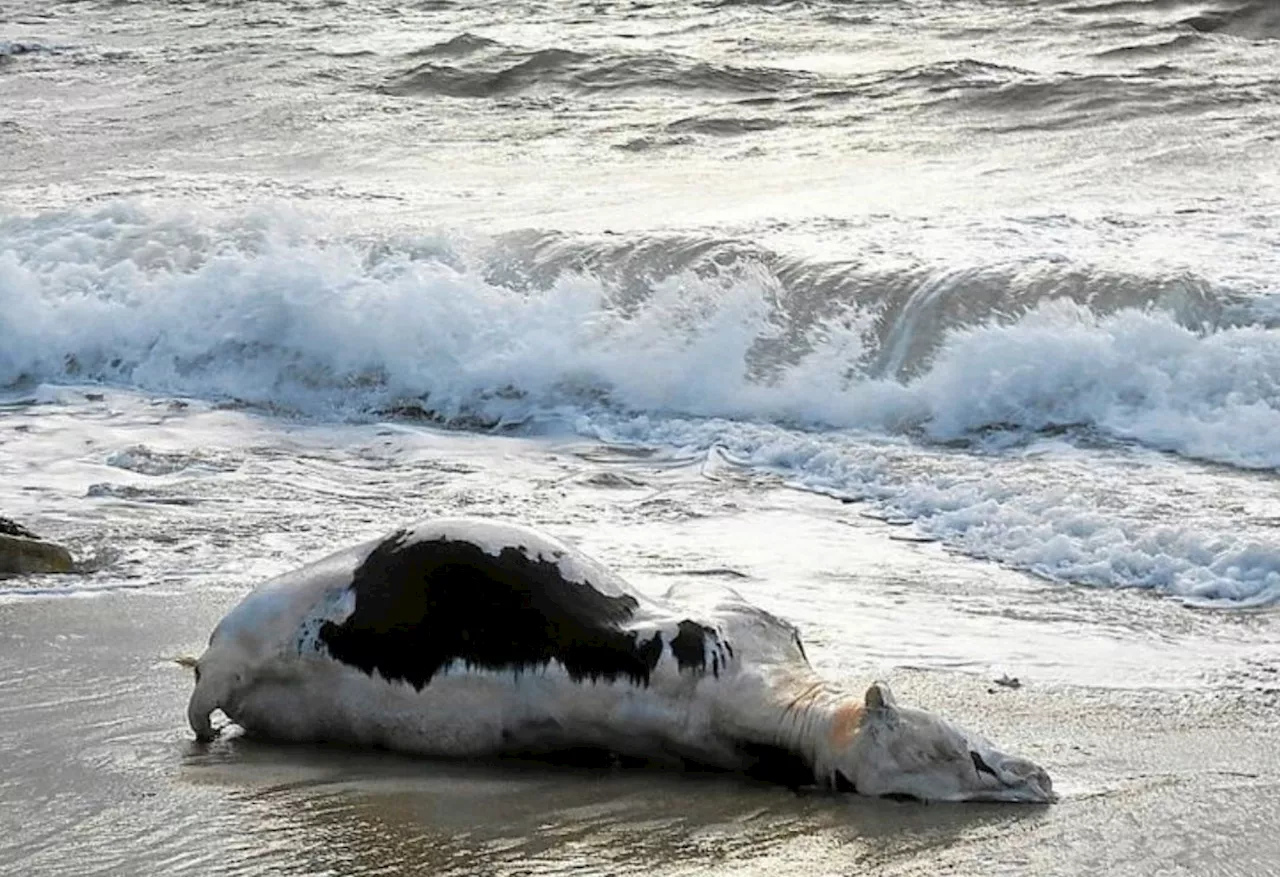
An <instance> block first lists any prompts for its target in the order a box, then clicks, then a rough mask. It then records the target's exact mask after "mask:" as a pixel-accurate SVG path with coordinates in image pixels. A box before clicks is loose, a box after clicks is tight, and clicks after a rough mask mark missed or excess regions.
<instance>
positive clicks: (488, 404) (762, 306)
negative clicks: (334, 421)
mask: <svg viewBox="0 0 1280 877" xmlns="http://www.w3.org/2000/svg"><path fill="white" fill-rule="evenodd" d="M552 239H553V240H554V244H548V243H547V239H546V237H545V236H541V237H540V236H538V235H531V236H526V237H524V238H520V237H519V236H517V237H516V238H515V239H507V240H505V241H500V242H490V243H489V244H487V245H483V246H478V247H474V248H473V247H469V246H463V245H462V243H461V242H460V240H461V239H454V238H451V237H449V236H447V235H445V236H439V237H434V238H432V237H428V238H416V239H413V240H358V239H353V238H350V237H345V238H344V237H333V238H331V237H327V236H325V235H324V234H321V233H319V232H318V231H317V229H316V228H315V227H312V226H310V225H308V224H307V223H306V222H300V221H296V219H292V220H291V219H288V218H283V219H282V218H281V217H279V216H275V215H272V214H269V213H262V214H260V215H255V216H251V217H247V218H246V217H239V218H237V219H236V220H234V221H225V220H221V221H213V220H208V219H203V218H201V217H198V216H191V215H175V216H167V217H158V216H153V215H151V214H149V213H147V212H145V211H143V210H141V209H139V208H136V207H133V206H130V205H127V204H116V205H113V206H111V207H108V208H105V209H102V210H100V211H98V212H95V213H81V214H47V215H42V216H37V217H29V218H11V219H9V220H7V221H4V222H0V339H2V340H3V343H2V344H0V386H6V385H7V386H8V387H10V389H11V392H12V391H13V390H14V388H19V389H20V388H21V387H23V386H28V385H30V384H33V383H58V382H73V383H85V382H106V383H111V384H115V385H120V386H125V387H130V388H136V389H139V390H142V391H144V392H148V393H163V394H180V395H187V396H196V397H203V398H208V399H213V400H216V401H228V400H233V401H235V402H237V403H241V404H247V405H250V406H255V407H259V408H262V409H266V410H270V411H278V412H293V413H301V414H304V415H307V416H310V417H317V418H340V419H357V420H362V419H368V418H381V417H386V416H389V415H390V416H407V417H422V418H428V419H430V420H433V421H437V422H442V423H446V424H449V425H452V426H454V427H459V428H467V427H482V428H492V427H495V426H504V425H505V426H508V427H516V426H522V425H523V426H531V425H534V424H536V425H537V426H538V427H539V428H549V427H554V428H558V429H566V428H567V429H569V430H573V431H576V432H578V433H579V434H583V435H589V436H592V437H596V438H600V439H605V440H609V441H622V442H641V443H647V444H651V445H657V446H661V447H666V448H671V449H682V450H684V451H688V450H693V451H694V452H695V453H697V452H709V451H711V450H712V449H716V448H719V449H721V451H722V452H723V453H725V454H726V455H728V457H729V458H731V459H733V460H735V461H737V462H740V463H742V464H743V465H747V466H750V467H753V468H762V469H769V470H773V471H778V472H780V473H782V474H783V475H784V476H785V477H787V478H788V479H789V480H791V481H793V482H794V483H797V484H800V485H803V486H805V487H808V488H810V489H815V490H820V491H824V492H831V493H835V494H838V495H841V496H846V497H851V498H862V499H870V500H873V501H874V502H876V503H877V504H878V505H879V507H880V508H881V509H884V510H886V512H887V513H888V514H891V515H894V516H896V517H898V518H900V519H901V520H903V521H907V522H912V523H913V524H914V526H915V527H916V528H917V529H918V530H919V531H921V532H923V533H924V534H926V535H928V536H931V537H933V538H938V539H941V540H943V541H945V542H946V543H947V544H949V545H952V546H954V547H956V548H958V549H960V550H963V551H965V552H966V553H969V554H971V555H974V556H980V557H990V558H993V559H996V560H998V561H1000V562H1002V563H1006V564H1009V565H1012V566H1017V567H1021V568H1026V569H1030V570H1033V571H1035V572H1037V573H1040V574H1042V575H1045V576H1048V577H1050V578H1055V579H1063V580H1069V581H1075V582H1086V583H1095V584H1099V585H1105V586H1129V587H1146V588H1152V589H1156V590H1160V591H1164V592H1167V593H1170V594H1174V595H1177V596H1180V597H1183V598H1188V599H1194V600H1199V601H1206V600H1207V601H1215V602H1226V603H1228V604H1231V605H1246V604H1255V603H1267V602H1272V601H1274V600H1277V599H1280V556H1277V555H1276V552H1275V551H1274V550H1272V549H1271V548H1270V547H1268V546H1267V545H1265V544H1261V543H1258V542H1257V541H1256V540H1254V541H1250V540H1251V539H1253V537H1251V536H1248V534H1231V533H1228V534H1217V533H1213V532H1211V531H1210V530H1208V529H1205V528H1204V527H1201V526H1199V525H1195V526H1191V525H1187V526H1182V525H1179V524H1177V523H1161V521H1160V516H1161V515H1165V514H1167V512H1165V511H1160V510H1151V511H1150V513H1144V512H1139V513H1135V514H1125V515H1120V516H1117V515H1115V514H1113V513H1111V512H1110V511H1107V510H1105V509H1101V508H1098V507H1096V506H1095V505H1094V503H1093V500H1091V499H1089V498H1088V497H1082V496H1081V495H1080V494H1079V491H1078V490H1077V489H1076V487H1077V486H1078V485H1074V486H1073V485H1072V484H1071V483H1064V484H1062V485H1058V486H1056V487H1054V486H1050V487H1047V488H1029V487H1028V485H1027V484H1025V483H1021V482H1016V480H1015V481H1014V482H1010V483H1009V484H1005V485H1002V484H1000V483H998V482H999V479H998V477H995V476H985V477H984V478H982V479H977V480H974V479H972V478H968V477H957V478H949V479H948V478H935V477H932V476H931V477H927V478H912V477H911V476H909V475H908V476H904V475H903V473H902V470H901V468H900V467H897V466H895V465H894V464H892V463H891V462H886V459H887V458H886V457H885V456H884V451H883V447H884V445H883V443H884V442H888V443H889V445H888V446H892V445H894V444H895V443H896V444H899V445H901V444H902V443H903V442H904V441H906V442H907V443H908V444H910V443H919V442H923V443H924V444H925V445H927V446H930V447H933V448H935V449H936V448H938V443H943V444H944V445H950V444H954V443H957V442H959V443H964V444H967V445H972V446H973V447H974V448H975V449H977V450H979V451H982V452H986V451H987V450H989V449H991V448H996V447H1007V446H1008V444H1009V442H1010V441H1012V442H1018V441H1022V440H1023V439H1025V438H1032V437H1035V436H1042V435H1045V434H1046V433H1050V434H1065V436H1066V438H1067V439H1068V440H1072V439H1074V438H1079V439H1081V440H1083V441H1086V442H1088V443H1090V444H1093V443H1097V442H1098V441H1103V442H1136V443H1140V444H1142V445H1146V446H1149V447H1152V448H1158V449H1161V450H1165V451H1171V452H1175V453H1177V454H1181V455H1184V456H1187V457H1192V458H1199V459H1203V460H1209V461H1216V462H1219V463H1225V464H1230V465H1231V466H1235V467H1243V468H1258V469H1274V468H1276V467H1280V335H1278V334H1277V333H1276V332H1275V331H1274V330H1273V329H1269V328H1267V327H1266V326H1265V325H1263V324H1262V323H1264V322H1265V321H1266V320H1267V319H1269V318H1268V317H1267V308H1266V306H1265V301H1264V302H1263V305H1262V306H1260V307H1258V308H1255V309H1254V310H1252V311H1250V310H1249V309H1248V308H1245V309H1244V310H1242V311H1239V314H1238V315H1237V318H1236V320H1235V322H1230V321H1226V320H1224V319H1223V318H1222V317H1223V313H1224V312H1225V309H1224V306H1223V304H1222V302H1221V301H1219V300H1217V299H1216V298H1215V297H1214V296H1213V295H1212V294H1209V293H1207V292H1205V291H1204V290H1203V289H1200V290H1199V292H1198V294H1197V295H1192V296H1190V297H1188V296H1187V295H1186V294H1182V295H1179V296H1175V297H1174V298H1173V299H1169V298H1168V297H1167V295H1165V293H1167V292H1168V289H1167V287H1168V283H1167V279H1165V280H1161V279H1160V278H1149V281H1150V283H1149V286H1150V290H1155V292H1154V293H1152V294H1149V295H1138V294H1136V293H1135V292H1134V291H1133V290H1135V289H1137V288H1138V287H1139V285H1140V284H1139V280H1138V279H1137V278H1129V280H1128V286H1121V287H1119V289H1120V290H1121V291H1120V292H1119V293H1118V292H1117V289H1116V288H1112V289H1110V290H1105V289H1104V290H1103V293H1104V294H1098V290H1089V289H1088V283H1087V280H1088V279H1089V278H1090V277H1096V278H1099V279H1100V280H1105V277H1106V275H1104V274H1099V273H1097V272H1092V273H1091V270H1090V269H1089V268H1088V267H1087V266H1081V265H1076V266H1067V267H1065V268H1062V267H1059V268H1058V269H1055V270H1061V271H1064V272H1066V274H1065V275H1064V276H1067V277H1070V278H1074V279H1073V280H1072V282H1070V283H1066V284H1061V283H1059V284H1055V283H1051V282H1046V281H1045V277H1044V276H1043V272H1044V271H1045V270H1048V269H1045V268H1041V269H1037V270H1029V269H1025V268H1024V269H1023V270H1021V271H1018V270H1006V269H1001V270H1002V271H1003V273H1001V272H1000V271H995V272H994V273H996V274H998V275H999V276H1000V277H1001V283H1000V284H999V285H998V286H997V289H998V291H999V292H1000V294H999V295H992V294H991V288H990V285H989V284H988V285H987V286H984V285H983V284H982V282H979V281H982V279H983V277H985V274H984V272H982V271H978V272H977V273H976V274H973V273H968V272H947V271H945V270H943V271H936V270H935V271H931V270H929V269H926V268H925V267H919V268H914V269H911V270H906V269H904V273H902V274H901V275H900V276H896V280H895V275H892V274H891V273H890V274H880V275H876V274H859V273H858V270H857V269H856V268H851V267H848V266H845V267H843V268H841V269H840V270H827V269H824V268H823V267H822V266H820V265H815V264H809V265H807V267H802V266H800V265H799V264H798V263H794V262H788V261H787V260H783V259H780V258H779V257H776V256H775V257H770V256H769V254H767V253H766V252H764V251H760V250H758V249H753V248H752V247H749V246H747V245H745V244H737V245H734V244H732V242H725V241H719V242H717V241H708V240H703V241H701V242H700V243H695V242H693V241H691V240H686V241H685V242H684V244H683V245H678V242H677V243H673V241H672V240H670V239H666V240H663V239H658V240H650V241H647V242H634V243H633V244H631V245H624V244H618V243H613V244H610V245H609V246H608V247H607V248H605V249H595V250H593V249H591V248H589V247H588V248H586V249H585V250H584V249H581V248H580V249H577V250H574V249H573V248H570V247H568V245H567V243H566V242H565V241H564V240H563V239H559V238H556V237H555V236H552ZM539 242H541V244H540V243H539ZM539 246H542V247H549V249H550V251H551V255H552V256H558V258H551V257H549V256H548V253H547V252H542V251H540V250H539ZM522 247H523V251H524V252H526V254H528V253H530V252H532V253H534V255H535V256H536V255H538V254H539V252H541V256H542V257H544V258H543V259H542V260H541V261H539V259H538V258H534V257H533V256H530V257H529V261H526V262H524V263H521V262H520V261H519V260H515V261H513V260H512V258H511V256H512V253H513V252H514V251H519V250H521V249H522ZM728 252H736V253H737V260H736V261H734V260H731V259H727V258H726V253H728ZM570 253H572V254H573V256H572V257H570V255H569V254H570ZM588 256H589V257H590V258H587V257H588ZM704 257H705V258H704ZM658 262H663V263H664V264H666V266H667V271H666V273H662V272H654V271H651V270H648V268H651V267H652V266H653V265H655V264H657V263H658ZM565 264H577V265H578V267H579V268H580V269H583V270H579V271H577V272H576V273H574V272H571V271H569V270H567V269H566V268H565ZM646 266H648V268H647V267H646ZM539 267H541V268H543V269H545V270H546V272H547V273H546V274H545V275H544V276H538V274H537V270H536V269H538V268H539ZM588 268H589V269H591V270H586V269H588ZM713 268H714V269H715V270H713ZM993 270H994V269H992V270H991V271H988V272H987V273H992V271H993ZM655 274H656V275H657V276H655ZM642 277H648V278H649V279H648V281H647V282H645V283H640V282H639V279H640V278H642ZM890 281H892V282H890ZM895 283H896V285H895ZM966 283H968V284H969V285H967V286H966ZM824 284H826V285H824ZM1082 285H1083V286H1084V287H1085V289H1084V292H1083V293H1081V292H1080V288H1081V286H1082ZM877 290H878V291H879V292H878V293H877ZM948 290H949V292H948ZM983 290H986V292H987V297H986V298H983V296H982V295H980V293H982V292H983ZM1010 290H1013V291H1014V292H1015V293H1016V294H1012V295H1011V294H1009V293H1010ZM1068 290H1075V294H1074V295H1072V294H1068V293H1067V291H1068ZM1150 290H1149V291H1150ZM1184 293H1185V290H1184ZM877 295H878V296H879V298H877ZM819 302H826V303H827V304H826V306H825V307H818V303H819ZM948 302H949V303H950V304H948ZM1162 302H1164V304H1163V305H1162ZM961 305H962V306H961ZM1237 310H1239V309H1237ZM1250 312H1252V313H1253V314H1254V315H1255V316H1256V321H1255V322H1250V321H1249V320H1248V319H1246V318H1245V317H1244V316H1240V314H1247V313H1250ZM1210 318H1212V319H1210ZM1214 321H1216V322H1214ZM922 338H924V339H927V341H922V340H921V339H922ZM993 442H994V444H993ZM948 453H950V451H948ZM112 465H120V466H126V467H129V466H133V467H137V466H143V465H145V466H148V467H155V466H161V467H163V466H169V465H172V464H171V463H170V461H168V460H167V459H166V460H158V461H157V459H153V458H151V457H147V458H146V459H142V458H141V457H139V456H138V455H137V454H133V453H132V452H131V455H129V456H127V459H126V458H125V457H121V458H120V460H119V461H117V462H114V463H113V464H112ZM1095 499H1096V498H1095Z"/></svg>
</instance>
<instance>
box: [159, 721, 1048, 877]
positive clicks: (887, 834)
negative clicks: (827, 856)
mask: <svg viewBox="0 0 1280 877" xmlns="http://www.w3.org/2000/svg"><path fill="white" fill-rule="evenodd" d="M183 778H184V779H185V780H187V781H189V782H193V783H199V784H214V785H219V786H225V787H228V788H229V789H230V790H231V791H230V795H229V797H230V799H231V801H232V803H231V804H230V806H231V807H233V808H234V809H236V810H237V811H238V812H240V813H241V814H242V815H243V816H244V817H245V818H244V819H243V820H239V821H240V825H239V828H240V830H241V831H242V832H243V833H244V835H245V836H246V837H251V838H256V839H258V840H259V841H260V843H261V844H262V845H263V849H262V851H263V852H265V850H266V848H270V850H271V853H270V855H271V858H272V859H273V860H277V861H278V858H279V856H280V854H282V853H287V855H286V858H287V859H292V860H295V861H298V862H299V863H300V864H301V863H302V862H305V863H306V864H305V866H304V867H300V868H299V870H302V871H310V872H326V871H338V872H340V873H346V874H377V873H384V872H388V871H391V872H394V871H398V870H401V869H405V868H412V869H413V870H416V871H419V872H425V873H432V874H477V873H482V874H512V875H514V874H557V873H569V872H575V873H581V871H582V869H583V868H590V869H592V870H593V871H594V872H597V873H632V872H649V873H674V872H677V871H679V872H681V873H689V872H696V871H702V870H711V869H714V870H716V871H717V872H718V873H719V872H723V871H725V870H726V869H727V870H730V871H738V872H748V873H749V872H759V873H771V872H775V871H777V870H778V868H777V865H778V864H779V863H781V862H784V861H793V860H794V858H795V857H797V856H799V857H801V858H803V859H805V860H807V861H810V862H821V861H822V859H823V858H824V856H823V855H822V853H823V851H824V850H828V849H829V850H831V851H835V850H837V849H838V851H839V859H840V862H841V864H842V866H851V865H854V864H867V865H875V864H878V863H885V862H888V861H891V860H893V859H894V858H910V857H915V856H919V855H921V854H922V853H925V852H926V851H927V850H929V849H930V848H932V847H940V846H948V845H950V844H952V843H954V842H955V841H956V840H957V839H958V838H960V837H961V836H966V835H980V834H983V833H987V832H993V831H1003V830H1005V829H1007V828H1008V827H1010V826H1011V825H1012V824H1013V823H1015V822H1018V821H1026V820H1032V821H1034V820H1036V819H1038V818H1040V814H1039V811H1038V808H1011V807H1002V806H998V805H997V806H982V805H952V806H930V807H925V806H923V805H918V804H896V803H892V802H887V801H874V800H869V799H864V798H855V797H844V796H834V795H826V794H812V795H796V794H795V793H793V792H790V791H788V790H786V789H782V788H778V787H773V786H766V785H761V784H756V783H753V782H749V781H744V780H743V779H741V778H739V777H734V776H729V775H721V774H680V773H671V772H663V771H658V770H648V769H637V768H614V769H611V768H598V769H597V768H580V767H564V766H559V765H556V766H551V765H545V764H536V763H522V762H515V763H513V762H503V763H501V764H464V763H449V762H432V761H423V760H417V759H410V758H404V757H401V756H397V755H393V754H386V753H363V752H352V751H348V750H342V749H331V748H321V747H282V746H278V745H273V744H266V743H258V742H256V741H252V740H248V739H245V738H243V737H233V738H231V739H228V740H222V741H218V742H216V743H214V744H212V745H211V746H208V747H204V746H199V745H197V744H192V746H191V749H190V751H189V752H188V754H187V757H186V758H185V760H184V770H183ZM246 852H251V851H250V850H246Z"/></svg>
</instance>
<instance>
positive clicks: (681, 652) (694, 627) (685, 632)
mask: <svg viewBox="0 0 1280 877" xmlns="http://www.w3.org/2000/svg"><path fill="white" fill-rule="evenodd" d="M715 635H716V634H715V631H714V630H712V629H711V628H709V627H707V626H706V625H705V624H699V623H698V622H696V621H690V620H689V619H687V618H686V619H685V620H684V621H682V622H680V624H679V626H678V627H677V629H676V635H675V638H674V639H672V640H671V655H672V657H674V658H675V659H676V666H678V667H679V668H680V669H681V670H697V671H699V672H703V673H705V672H706V669H707V639H708V638H710V639H712V640H713V641H714V639H715Z"/></svg>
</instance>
